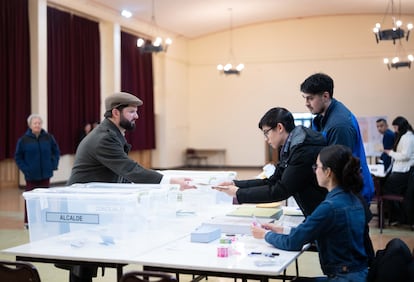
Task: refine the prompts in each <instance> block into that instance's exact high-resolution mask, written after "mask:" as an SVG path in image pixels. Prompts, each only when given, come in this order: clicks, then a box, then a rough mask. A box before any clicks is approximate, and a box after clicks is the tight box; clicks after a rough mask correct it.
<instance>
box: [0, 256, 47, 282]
mask: <svg viewBox="0 0 414 282" xmlns="http://www.w3.org/2000/svg"><path fill="white" fill-rule="evenodd" d="M0 281H5V282H6V281H10V282H11V281H12V282H40V276H39V273H38V272H37V269H36V267H34V265H33V264H31V263H28V262H22V261H13V262H12V261H5V260H0Z"/></svg>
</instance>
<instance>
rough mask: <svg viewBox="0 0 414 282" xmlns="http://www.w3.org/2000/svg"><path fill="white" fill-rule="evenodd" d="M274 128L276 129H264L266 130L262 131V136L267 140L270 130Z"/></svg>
mask: <svg viewBox="0 0 414 282" xmlns="http://www.w3.org/2000/svg"><path fill="white" fill-rule="evenodd" d="M275 127H276V126H274V127H271V128H269V129H266V130H263V135H264V136H265V137H266V138H267V137H269V132H270V131H271V130H273V129H275Z"/></svg>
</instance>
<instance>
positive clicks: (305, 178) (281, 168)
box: [215, 108, 326, 216]
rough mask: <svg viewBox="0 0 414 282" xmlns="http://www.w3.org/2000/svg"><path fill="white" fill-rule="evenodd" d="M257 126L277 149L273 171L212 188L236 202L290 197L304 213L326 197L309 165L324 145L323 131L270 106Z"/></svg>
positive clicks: (313, 208) (313, 161) (277, 199)
mask: <svg viewBox="0 0 414 282" xmlns="http://www.w3.org/2000/svg"><path fill="white" fill-rule="evenodd" d="M259 128H260V129H261V130H263V134H264V137H265V140H266V141H267V143H268V144H269V145H270V146H272V148H273V149H275V150H280V154H279V162H278V163H277V164H276V169H275V172H274V173H273V175H272V176H271V177H269V178H268V179H251V180H234V181H233V182H223V183H221V184H220V186H228V187H226V189H223V188H220V187H215V189H217V190H219V191H222V192H224V193H226V194H228V195H230V196H233V197H237V201H238V202H239V203H268V202H275V201H281V200H285V199H287V198H289V197H291V196H293V197H294V198H295V200H296V202H297V204H298V206H299V207H300V209H301V210H302V212H303V214H304V215H305V216H308V215H310V214H311V213H312V212H313V211H314V210H315V208H316V207H317V206H318V205H319V204H320V203H321V202H322V201H323V199H325V195H326V189H323V188H321V187H319V186H318V183H317V181H316V177H315V174H314V173H313V171H312V165H313V164H314V163H315V160H316V157H317V156H318V153H319V151H320V150H321V149H322V148H323V147H324V146H325V145H326V142H325V140H324V138H323V136H322V134H320V133H318V132H315V131H313V130H312V129H309V128H306V127H303V126H295V121H294V118H293V115H292V114H291V113H290V112H289V111H288V110H286V109H284V108H272V109H270V110H269V111H268V112H267V113H265V115H264V116H263V117H262V118H261V120H260V122H259Z"/></svg>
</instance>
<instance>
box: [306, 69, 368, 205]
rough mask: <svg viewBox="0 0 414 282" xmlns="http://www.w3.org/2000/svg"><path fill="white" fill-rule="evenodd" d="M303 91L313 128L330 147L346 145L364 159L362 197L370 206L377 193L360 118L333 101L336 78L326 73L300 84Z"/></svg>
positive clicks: (361, 159)
mask: <svg viewBox="0 0 414 282" xmlns="http://www.w3.org/2000/svg"><path fill="white" fill-rule="evenodd" d="M300 90H301V92H302V96H303V98H304V99H305V105H306V107H307V108H308V109H309V110H310V112H311V113H312V114H314V115H316V117H315V118H314V119H313V120H312V128H313V129H314V130H316V131H319V132H321V133H322V134H323V135H324V136H325V138H326V140H327V143H328V145H333V144H341V145H345V146H347V147H349V148H350V149H351V150H352V153H353V154H354V156H355V157H357V158H359V159H360V162H361V169H362V177H363V179H364V188H363V189H362V196H363V197H364V199H365V200H366V202H367V203H368V204H369V203H370V202H371V199H372V197H373V195H374V191H375V190H374V182H373V180H372V176H371V173H370V171H369V168H368V164H367V160H366V156H365V149H364V143H363V140H362V136H361V132H360V130H359V125H358V121H357V119H356V117H355V116H354V114H353V113H352V112H351V111H350V110H349V109H348V108H347V107H345V106H344V104H342V103H341V102H339V101H338V100H336V99H334V98H333V90H334V82H333V79H332V78H331V77H330V76H328V75H326V74H324V73H316V74H313V75H311V76H309V77H308V78H306V79H305V81H304V82H303V83H302V84H301V85H300Z"/></svg>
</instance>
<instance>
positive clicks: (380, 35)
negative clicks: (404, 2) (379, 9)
mask: <svg viewBox="0 0 414 282" xmlns="http://www.w3.org/2000/svg"><path fill="white" fill-rule="evenodd" d="M390 8H391V13H390V14H391V19H392V28H389V29H381V24H380V23H376V24H375V27H374V28H373V32H374V34H375V40H376V41H377V43H379V42H380V41H381V40H392V41H393V43H394V44H395V40H397V39H401V38H404V37H405V39H406V40H407V41H408V39H409V37H410V31H411V30H412V29H413V24H412V23H408V24H407V25H406V28H407V32H406V31H405V30H404V29H403V28H402V25H403V23H402V21H401V19H400V18H401V0H399V7H398V15H396V11H395V9H394V1H393V0H390V2H389V3H388V6H387V10H386V11H385V14H384V17H383V19H382V24H384V22H385V18H386V16H387V15H388V14H389V10H390Z"/></svg>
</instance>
